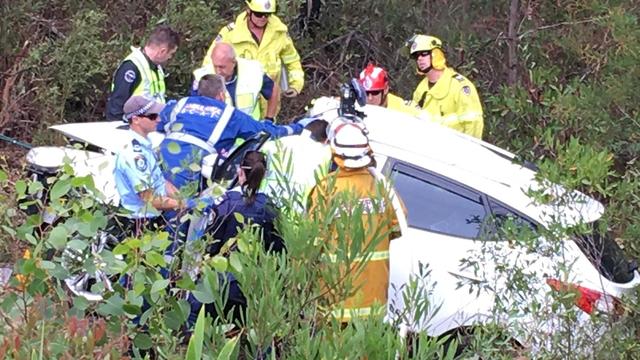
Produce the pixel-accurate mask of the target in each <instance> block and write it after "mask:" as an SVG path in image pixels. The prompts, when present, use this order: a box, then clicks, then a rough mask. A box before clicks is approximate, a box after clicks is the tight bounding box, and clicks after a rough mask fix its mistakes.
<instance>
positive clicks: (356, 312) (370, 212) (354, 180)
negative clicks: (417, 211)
mask: <svg viewBox="0 0 640 360" xmlns="http://www.w3.org/2000/svg"><path fill="white" fill-rule="evenodd" d="M372 171H374V170H373V169H371V170H370V169H359V170H345V169H338V170H337V171H336V172H333V173H330V174H329V176H328V177H326V178H325V179H323V180H322V181H320V182H319V183H318V185H316V186H315V187H314V188H313V189H312V191H311V194H310V195H309V204H310V215H311V216H323V214H320V213H319V212H322V210H324V209H323V207H322V206H323V205H321V204H328V203H330V200H331V199H333V198H337V197H338V196H341V195H342V196H344V193H348V194H350V195H351V196H355V197H356V199H357V200H358V203H360V204H362V208H363V214H362V216H361V217H359V220H361V221H362V224H361V226H362V228H363V229H365V230H364V235H365V238H364V239H362V238H358V237H352V238H351V239H347V241H353V240H356V241H358V240H364V242H363V243H362V244H361V246H360V247H359V248H361V249H365V248H368V247H369V248H370V246H371V245H372V244H373V243H372V242H373V241H377V243H375V244H374V245H375V248H374V249H373V251H372V252H371V253H370V254H369V257H368V258H366V259H363V258H362V257H361V256H354V257H352V258H351V261H352V263H354V265H353V266H358V264H357V263H359V262H361V261H366V262H367V263H366V265H365V266H364V268H363V269H362V271H360V272H358V273H356V274H354V275H353V278H352V279H351V282H350V283H351V284H352V287H353V289H354V290H355V293H354V294H353V295H352V296H350V297H348V298H346V299H338V298H331V296H332V293H333V291H330V292H329V295H328V296H329V300H330V301H331V302H334V301H336V302H337V303H336V304H335V305H334V306H333V308H332V314H334V315H335V316H336V317H337V318H338V319H339V320H340V321H343V322H344V321H349V320H350V319H351V318H352V317H353V316H368V315H370V314H371V311H372V310H373V309H375V308H379V307H378V306H379V305H384V304H386V302H387V290H388V286H389V242H390V240H391V239H392V238H393V237H394V235H395V234H396V232H395V229H396V226H397V224H398V219H397V218H396V215H395V211H394V206H393V204H392V201H391V200H389V196H391V194H390V193H387V194H386V195H383V196H382V199H373V198H371V197H375V194H377V193H379V191H378V190H379V189H381V187H380V186H379V185H380V183H379V182H378V180H377V179H376V177H375V176H374V175H373V174H372ZM333 176H335V181H334V179H332V178H331V177H333ZM332 185H333V186H332ZM387 189H388V188H387ZM385 197H386V199H385ZM369 204H371V206H369ZM316 209H318V210H320V211H315V210H316ZM350 220H354V221H355V219H350ZM359 226H360V225H354V227H353V228H354V229H356V228H359ZM380 236H382V238H380ZM324 240H325V241H326V244H325V246H326V247H327V249H328V251H331V249H334V251H340V250H339V249H337V246H338V241H339V240H338V235H337V232H336V231H333V233H332V234H331V235H330V237H329V238H326V239H324ZM347 246H348V247H349V249H352V248H353V246H352V244H351V243H349V244H348V245H347ZM356 248H358V247H356ZM343 250H344V249H343ZM323 258H324V260H325V261H328V262H335V261H336V260H338V257H337V255H336V254H335V253H327V254H325V256H324V257H323ZM351 270H352V269H349V270H347V269H344V270H343V271H344V274H345V275H347V274H348V271H351ZM341 283H343V282H341ZM334 285H337V286H340V283H338V284H334Z"/></svg>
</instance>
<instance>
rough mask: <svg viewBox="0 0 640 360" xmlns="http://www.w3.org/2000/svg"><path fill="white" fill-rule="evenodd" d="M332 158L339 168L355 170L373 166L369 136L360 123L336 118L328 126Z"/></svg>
mask: <svg viewBox="0 0 640 360" xmlns="http://www.w3.org/2000/svg"><path fill="white" fill-rule="evenodd" d="M328 137H329V144H330V146H331V153H332V159H333V161H334V162H335V163H336V165H338V167H339V168H341V169H345V170H357V169H362V168H366V167H370V166H375V164H376V163H375V159H374V157H373V151H372V150H371V146H370V145H369V138H368V137H367V134H366V132H365V130H364V128H363V127H362V126H361V125H360V124H356V123H354V122H352V121H349V120H347V119H342V118H338V119H336V120H334V121H333V122H332V123H331V125H330V126H329V131H328Z"/></svg>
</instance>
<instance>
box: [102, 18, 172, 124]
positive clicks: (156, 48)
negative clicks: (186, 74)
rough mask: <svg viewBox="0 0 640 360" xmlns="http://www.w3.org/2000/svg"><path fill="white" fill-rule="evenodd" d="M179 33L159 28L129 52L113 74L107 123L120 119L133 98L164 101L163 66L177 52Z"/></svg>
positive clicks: (167, 28)
mask: <svg viewBox="0 0 640 360" xmlns="http://www.w3.org/2000/svg"><path fill="white" fill-rule="evenodd" d="M179 42H180V38H179V36H178V33H176V32H175V31H173V30H172V29H171V28H170V27H168V26H159V27H157V28H156V29H155V30H153V32H152V33H151V35H150V36H149V39H148V40H147V42H146V43H145V46H144V48H143V49H142V50H141V49H140V48H137V47H131V53H130V54H129V56H127V57H126V58H125V59H124V60H123V61H122V62H121V63H120V66H119V67H118V69H117V70H116V72H115V73H114V75H113V83H112V84H111V95H110V96H109V100H108V102H107V109H106V116H107V120H122V115H123V105H124V103H125V102H126V101H127V99H129V98H130V97H131V96H133V95H141V96H145V97H147V98H152V99H155V100H156V101H157V102H159V103H163V104H164V102H165V83H164V77H165V74H164V70H163V69H162V66H163V65H164V64H165V63H166V62H167V61H169V59H171V57H172V56H173V54H174V53H175V52H176V50H177V49H178V45H179Z"/></svg>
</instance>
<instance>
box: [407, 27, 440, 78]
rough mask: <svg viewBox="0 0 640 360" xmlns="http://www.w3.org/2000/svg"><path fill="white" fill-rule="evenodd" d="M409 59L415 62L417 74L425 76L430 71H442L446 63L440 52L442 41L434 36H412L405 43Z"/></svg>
mask: <svg viewBox="0 0 640 360" xmlns="http://www.w3.org/2000/svg"><path fill="white" fill-rule="evenodd" d="M407 46H408V47H409V52H410V54H411V58H412V59H414V60H415V61H416V68H417V70H418V72H419V73H422V74H426V73H428V72H429V71H431V70H432V69H434V70H444V69H445V67H446V66H447V61H446V58H445V55H444V51H443V50H442V41H441V40H440V39H438V38H437V37H434V36H429V35H414V36H413V37H412V38H411V39H409V41H407Z"/></svg>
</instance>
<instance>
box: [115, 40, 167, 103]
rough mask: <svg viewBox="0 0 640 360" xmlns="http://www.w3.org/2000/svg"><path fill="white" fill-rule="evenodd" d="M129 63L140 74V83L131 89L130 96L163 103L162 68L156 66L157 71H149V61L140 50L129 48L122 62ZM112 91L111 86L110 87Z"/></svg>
mask: <svg viewBox="0 0 640 360" xmlns="http://www.w3.org/2000/svg"><path fill="white" fill-rule="evenodd" d="M127 60H129V61H131V62H132V63H133V64H134V65H135V66H136V68H138V72H139V73H140V77H141V79H140V83H139V84H138V86H136V88H135V89H133V94H131V96H137V95H141V96H144V97H147V98H153V99H155V100H156V101H157V102H160V103H163V104H164V103H165V102H166V101H165V97H164V95H165V90H166V88H165V84H164V71H163V70H162V66H160V65H157V70H153V69H151V66H149V60H147V58H146V57H145V56H144V54H143V53H142V51H140V48H137V47H133V46H132V47H131V53H130V54H129V56H127V57H126V58H125V59H124V61H127ZM111 89H112V90H113V84H112V85H111Z"/></svg>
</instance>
